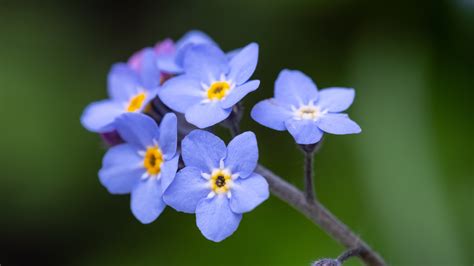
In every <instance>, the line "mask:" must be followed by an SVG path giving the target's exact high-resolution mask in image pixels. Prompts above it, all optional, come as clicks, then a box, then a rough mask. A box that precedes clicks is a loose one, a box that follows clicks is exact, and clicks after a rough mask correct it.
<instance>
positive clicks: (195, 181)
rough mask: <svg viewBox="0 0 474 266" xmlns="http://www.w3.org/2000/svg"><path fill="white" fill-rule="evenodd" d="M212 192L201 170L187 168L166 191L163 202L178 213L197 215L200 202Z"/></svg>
mask: <svg viewBox="0 0 474 266" xmlns="http://www.w3.org/2000/svg"><path fill="white" fill-rule="evenodd" d="M210 192H211V189H210V188H209V183H208V181H207V180H205V179H204V178H203V177H202V176H201V170H200V169H198V168H196V167H185V168H183V169H181V171H179V172H178V174H176V177H175V178H174V180H173V182H172V183H171V184H170V185H169V186H168V188H167V189H166V190H165V193H164V195H163V200H164V201H165V202H166V204H168V205H169V206H171V207H172V208H173V209H175V210H177V211H180V212H185V213H195V212H196V207H197V205H198V203H199V201H201V200H202V199H204V198H206V196H207V195H208V194H209V193H210Z"/></svg>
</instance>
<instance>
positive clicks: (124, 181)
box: [99, 143, 145, 194]
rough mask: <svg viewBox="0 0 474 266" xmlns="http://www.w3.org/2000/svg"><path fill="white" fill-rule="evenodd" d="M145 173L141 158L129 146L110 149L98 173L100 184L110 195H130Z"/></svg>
mask: <svg viewBox="0 0 474 266" xmlns="http://www.w3.org/2000/svg"><path fill="white" fill-rule="evenodd" d="M144 172H145V169H144V168H143V158H141V157H140V156H139V155H138V153H137V150H136V148H135V147H133V146H132V145H130V144H126V143H125V144H119V145H117V146H114V147H112V148H110V149H109V150H108V151H107V153H106V154H105V156H104V159H103V161H102V168H101V169H100V171H99V179H100V182H101V183H102V185H103V186H104V187H106V188H107V190H108V191H109V192H110V193H112V194H127V193H130V192H131V191H132V189H133V187H134V186H135V185H136V184H137V183H138V181H139V180H140V177H141V176H142V175H143V173H144Z"/></svg>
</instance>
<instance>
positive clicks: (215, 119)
mask: <svg viewBox="0 0 474 266" xmlns="http://www.w3.org/2000/svg"><path fill="white" fill-rule="evenodd" d="M230 112H231V108H227V109H223V108H222V107H221V106H220V104H219V103H218V102H210V103H199V104H196V105H194V106H191V108H189V109H188V110H187V111H186V113H185V117H186V121H188V122H189V123H191V124H193V125H195V126H197V127H198V128H206V127H210V126H213V125H215V124H217V123H219V122H222V121H224V120H225V119H226V118H227V117H228V116H229V115H230Z"/></svg>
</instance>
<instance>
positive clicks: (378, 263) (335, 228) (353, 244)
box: [256, 165, 387, 266]
mask: <svg viewBox="0 0 474 266" xmlns="http://www.w3.org/2000/svg"><path fill="white" fill-rule="evenodd" d="M256 172H257V173H259V174H260V175H262V176H263V177H265V178H266V179H267V182H268V184H269V185H270V191H271V193H272V194H273V195H275V196H277V197H278V198H280V199H281V200H283V201H285V202H286V203H288V204H289V205H290V206H292V207H293V208H295V209H296V210H298V211H299V212H300V213H302V214H303V215H304V216H306V217H307V218H308V219H310V220H311V221H312V222H313V223H315V224H316V225H318V226H319V227H320V228H321V229H323V231H325V232H326V233H327V234H328V235H329V236H331V237H332V238H333V239H334V240H336V241H337V242H339V243H340V244H342V245H343V246H344V247H346V248H349V249H352V248H359V249H360V258H361V260H362V261H363V262H364V263H365V264H366V265H368V266H385V265H387V264H386V263H385V261H384V260H383V258H382V257H381V256H380V255H379V254H378V253H377V252H375V251H374V250H373V249H372V248H371V247H370V246H369V245H368V244H367V243H365V242H364V241H363V240H362V239H361V238H359V237H358V236H357V235H356V234H355V233H353V232H352V231H351V229H349V227H347V225H345V224H344V223H342V222H341V221H340V220H339V219H337V218H336V217H335V216H334V215H333V214H332V213H331V212H330V211H329V210H327V209H326V208H325V207H324V206H323V205H322V204H321V203H320V202H317V201H315V202H314V203H312V204H310V203H308V201H307V200H306V196H305V195H304V193H303V192H301V191H300V190H299V189H297V188H296V187H295V186H293V185H291V184H290V183H288V182H286V181H285V180H284V179H283V178H281V177H279V176H278V175H276V174H274V173H273V172H272V171H270V170H268V169H267V168H265V167H264V166H262V165H258V166H257V169H256Z"/></svg>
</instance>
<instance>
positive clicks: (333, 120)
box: [317, 114, 362, 135]
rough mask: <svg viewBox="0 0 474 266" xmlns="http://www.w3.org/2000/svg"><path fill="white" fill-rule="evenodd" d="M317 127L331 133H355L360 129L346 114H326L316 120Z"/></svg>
mask: <svg viewBox="0 0 474 266" xmlns="http://www.w3.org/2000/svg"><path fill="white" fill-rule="evenodd" d="M317 124H318V127H319V128H320V129H321V130H323V131H325V132H327V133H331V134H336V135H344V134H357V133H360V132H361V131H362V130H361V129H360V127H359V125H357V124H356V122H354V121H352V120H351V119H350V118H349V116H348V115H347V114H326V115H324V116H323V117H321V118H320V119H319V120H318V123H317Z"/></svg>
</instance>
